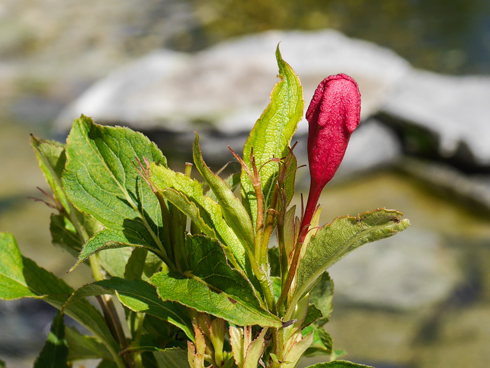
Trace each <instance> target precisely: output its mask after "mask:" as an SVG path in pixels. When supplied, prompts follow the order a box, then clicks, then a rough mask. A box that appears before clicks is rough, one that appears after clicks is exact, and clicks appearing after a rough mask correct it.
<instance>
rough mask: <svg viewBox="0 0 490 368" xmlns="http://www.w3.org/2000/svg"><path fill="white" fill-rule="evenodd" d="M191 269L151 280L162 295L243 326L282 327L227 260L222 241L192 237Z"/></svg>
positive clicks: (160, 274) (189, 237) (189, 253)
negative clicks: (183, 273) (182, 273)
mask: <svg viewBox="0 0 490 368" xmlns="http://www.w3.org/2000/svg"><path fill="white" fill-rule="evenodd" d="M186 248H187V250H188V255H189V262H190V270H189V271H188V272H186V273H185V276H183V275H177V274H174V273H170V272H166V271H165V272H160V273H157V274H155V276H153V277H152V278H151V283H152V284H153V285H155V286H156V288H157V291H158V295H160V297H161V298H162V299H164V300H173V301H176V302H179V303H181V304H184V305H186V306H188V307H191V308H194V309H197V310H198V311H201V312H206V313H209V314H212V315H214V316H216V317H220V318H223V319H225V320H228V321H230V322H232V323H234V324H237V325H239V326H247V325H261V326H271V327H280V326H282V323H281V321H280V320H279V318H278V317H276V316H274V315H272V314H270V313H269V312H267V311H266V310H264V309H263V307H262V303H261V302H260V300H259V299H258V297H257V295H256V292H255V290H254V288H253V286H252V285H251V283H250V282H249V281H248V280H247V279H246V278H245V277H244V276H243V275H242V274H241V273H240V272H239V271H238V270H236V269H232V268H231V267H230V266H229V265H228V262H227V260H226V257H225V254H224V252H223V249H222V248H221V246H220V245H219V243H218V242H216V241H215V240H212V239H210V238H207V237H205V236H201V235H196V236H188V237H187V241H186Z"/></svg>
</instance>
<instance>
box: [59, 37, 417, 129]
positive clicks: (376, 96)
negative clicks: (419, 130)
mask: <svg viewBox="0 0 490 368" xmlns="http://www.w3.org/2000/svg"><path fill="white" fill-rule="evenodd" d="M279 42H281V44H280V48H281V53H282V56H283V58H284V60H286V61H287V62H288V63H289V64H290V65H291V66H292V67H293V69H294V70H295V71H296V73H297V74H298V75H299V77H300V79H301V81H302V83H303V85H304V94H305V96H306V101H307V103H308V102H309V100H310V98H311V96H312V95H313V91H314V90H315V88H316V86H317V85H318V83H320V81H321V80H322V79H323V78H325V77H326V76H328V75H331V74H337V73H346V74H349V75H351V76H352V77H353V78H355V79H356V80H357V81H358V83H359V86H360V89H361V94H362V116H363V118H366V117H368V116H370V115H371V114H373V113H374V112H376V111H377V110H378V109H379V107H380V106H381V104H382V103H383V102H384V100H385V98H386V96H387V94H388V93H389V91H390V89H391V88H392V87H393V85H395V84H397V82H398V80H399V79H400V78H402V77H403V76H404V75H405V74H407V72H408V71H409V70H410V67H409V65H408V63H407V62H406V61H405V60H403V59H402V58H400V57H398V56H397V55H396V54H394V53H393V52H392V51H390V50H387V49H385V48H382V47H379V46H376V45H374V44H372V43H369V42H364V41H360V40H353V39H349V38H347V37H345V36H343V35H342V34H340V33H338V32H336V31H332V30H323V31H318V32H299V31H292V32H279V31H271V32H266V33H262V34H258V35H252V36H246V37H243V38H238V39H233V40H229V41H227V42H223V43H220V44H218V45H216V46H214V47H211V48H209V49H207V50H204V51H202V52H199V53H196V54H193V55H188V54H182V53H175V52H170V51H165V50H162V51H158V52H155V53H152V54H151V55H148V56H146V57H144V58H142V59H140V60H137V61H136V62H134V63H133V64H131V65H128V66H126V67H125V68H123V69H121V70H117V71H115V72H114V73H113V74H111V75H109V76H108V77H107V78H105V79H103V80H101V81H99V82H98V83H96V84H95V85H94V86H93V87H91V88H89V89H88V90H87V91H86V92H85V93H84V94H83V95H82V96H81V97H80V98H79V99H78V100H76V101H75V102H74V103H73V104H72V105H71V106H69V108H68V109H66V110H65V111H64V112H63V113H62V114H61V115H60V117H59V119H58V120H57V126H58V128H60V129H63V130H67V129H68V128H69V126H70V125H71V123H72V121H73V119H75V118H77V117H78V116H79V115H80V114H81V113H83V114H85V115H88V116H91V117H93V118H94V119H95V120H96V121H99V122H102V123H104V122H105V123H124V124H127V125H130V126H133V127H135V128H145V127H146V128H149V127H160V128H164V129H169V130H174V131H183V130H189V129H196V122H202V121H205V122H206V123H207V124H211V125H212V126H214V127H215V128H217V129H219V130H221V131H223V132H226V133H230V132H240V131H241V132H243V131H248V130H250V128H251V127H252V126H253V124H254V123H255V121H256V120H257V118H258V117H259V116H260V115H261V113H262V111H263V110H264V108H265V107H266V106H267V104H268V103H269V95H270V91H271V90H272V87H273V86H274V84H275V83H276V82H277V78H276V74H277V64H276V60H275V56H274V52H275V49H276V46H277V44H278V43H279ZM299 130H300V131H306V124H304V123H303V124H300V127H299Z"/></svg>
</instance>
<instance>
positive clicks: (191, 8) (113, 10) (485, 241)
mask: <svg viewBox="0 0 490 368" xmlns="http://www.w3.org/2000/svg"><path fill="white" fill-rule="evenodd" d="M279 42H281V51H282V52H283V56H284V59H285V60H286V61H288V63H289V64H290V65H291V66H292V67H293V69H295V70H296V72H297V73H298V75H299V77H300V79H301V80H302V81H303V83H304V85H305V101H306V103H308V102H309V99H310V96H311V94H312V92H313V90H314V88H315V87H316V85H317V84H318V83H319V82H320V81H321V79H322V78H324V77H325V76H327V75H329V74H334V73H339V72H345V73H347V74H350V75H352V76H353V77H354V78H356V80H358V82H359V85H360V87H361V93H362V96H363V110H362V111H363V122H362V124H361V126H360V128H359V129H358V131H356V133H355V134H354V135H353V137H352V141H351V146H350V147H349V150H348V152H347V154H346V158H345V162H344V163H343V165H342V167H341V169H340V171H339V175H338V177H337V178H336V179H335V180H334V181H333V182H332V183H331V185H329V186H328V187H327V189H326V190H325V192H324V196H323V198H322V203H323V206H324V211H323V222H330V221H331V220H332V219H333V218H334V217H337V216H341V215H345V214H351V215H357V214H358V213H361V212H365V211H367V210H372V209H375V208H378V207H387V208H396V209H399V210H400V211H402V212H404V214H405V215H406V217H408V218H410V219H411V221H412V226H411V227H410V228H409V229H408V230H406V231H405V232H404V233H402V234H400V235H398V236H396V237H394V238H390V239H387V240H385V241H382V242H378V243H375V244H371V245H368V246H366V247H364V248H362V249H360V250H358V251H356V252H354V253H353V254H351V255H349V256H348V257H346V258H345V259H344V260H342V261H341V262H339V263H338V264H337V265H335V266H334V267H333V268H332V271H331V275H332V277H333V279H334V281H335V283H336V293H335V296H334V314H333V317H332V319H331V322H329V324H328V328H327V330H328V331H329V332H330V333H331V335H332V337H333V338H334V343H335V348H337V349H344V350H346V351H347V356H346V358H347V359H349V360H352V361H355V362H358V363H365V364H372V365H374V366H376V367H377V368H388V367H390V368H426V367H427V368H428V367H431V368H437V367H445V368H447V367H472V368H480V367H481V368H486V367H488V362H489V361H490V349H489V348H488V346H490V226H489V225H490V106H489V105H490V104H489V103H488V102H489V101H490V78H489V76H488V74H489V73H490V3H489V2H488V1H486V0H451V1H443V0H391V1H385V0H370V1H367V0H330V1H322V0H269V1H262V0H249V1H238V0H187V1H185V0H180V1H179V0H146V1H137V0H104V1H96V0H85V1H83V2H82V1H75V0H21V1H19V0H2V1H1V2H0V173H1V174H0V231H8V232H12V233H13V234H14V235H15V236H16V238H17V240H18V243H19V246H20V248H21V250H22V252H23V254H25V255H26V256H27V257H30V258H33V259H34V260H35V261H36V262H37V263H38V264H40V265H41V266H43V267H45V268H47V269H49V270H51V271H53V272H54V273H55V274H56V275H58V276H60V277H63V278H64V279H65V280H67V282H69V283H70V284H72V285H73V286H75V287H76V286H81V283H82V282H83V277H85V276H87V275H89V271H88V269H83V267H80V268H79V269H77V270H76V271H75V272H73V273H70V274H67V273H66V271H67V270H68V269H69V268H70V267H71V265H72V264H73V262H74V260H73V259H72V258H71V257H70V256H69V255H68V254H66V253H63V252H62V251H60V250H59V249H56V248H54V247H53V246H52V245H51V244H50V234H49V215H50V212H51V210H50V209H49V208H47V207H46V206H44V205H43V204H42V203H39V202H35V201H33V200H32V199H29V197H41V196H42V195H41V194H40V193H39V192H38V191H37V190H36V187H41V188H43V189H46V188H47V186H46V184H45V183H44V180H43V177H42V174H41V172H40V170H39V169H38V165H37V162H36V160H35V157H34V154H33V152H32V150H31V148H30V146H29V134H31V133H32V134H34V135H36V136H38V137H41V138H50V139H58V140H64V139H65V138H66V135H67V133H68V131H69V127H70V125H71V122H72V121H73V119H74V118H76V117H77V116H79V115H80V113H84V114H86V115H88V116H92V117H93V118H95V120H96V122H100V123H107V124H120V125H128V126H130V127H132V128H134V129H138V130H141V131H143V132H145V134H148V135H149V136H150V137H151V138H152V139H154V140H155V141H156V142H157V143H158V144H159V145H160V147H161V149H162V151H163V152H164V154H165V155H167V156H168V157H169V158H170V159H171V161H172V162H173V163H174V167H175V168H176V169H178V170H183V166H184V165H183V162H184V160H189V152H190V147H191V146H190V142H191V141H192V138H193V131H194V130H198V131H199V133H200V134H201V135H202V138H201V142H202V144H203V153H204V157H205V158H206V160H207V161H208V162H209V163H211V164H212V165H213V166H214V167H219V166H220V165H221V164H223V160H224V162H226V161H228V160H231V157H228V156H226V155H227V153H226V152H227V149H226V147H227V145H228V144H231V145H232V147H234V148H236V150H238V151H239V150H240V147H242V146H243V143H244V141H245V139H246V136H247V132H248V131H249V130H250V128H251V127H252V126H253V123H254V122H255V119H257V118H258V117H259V115H260V113H261V111H262V110H263V109H264V108H265V107H266V106H267V104H268V98H269V93H270V91H271V89H272V87H273V85H274V83H275V82H276V81H277V80H276V79H275V75H276V73H277V66H276V65H275V58H274V51H275V47H276V45H277V44H278V43H279ZM305 134H306V124H305V123H304V122H302V124H301V125H300V127H299V128H298V133H297V137H296V138H295V139H298V140H299V141H300V144H299V146H298V149H297V151H296V154H297V155H298V160H299V162H300V163H306V156H305ZM307 185H308V183H307V170H306V169H304V172H303V173H301V172H300V175H299V181H298V188H297V189H298V192H300V191H305V188H307ZM53 316H54V311H53V310H52V309H51V308H50V307H49V306H48V305H45V304H43V303H42V302H38V301H33V300H21V301H12V302H0V359H2V360H5V361H6V362H7V366H8V367H10V368H12V367H14V368H15V367H18V368H24V367H31V366H32V362H33V360H34V359H35V357H36V355H37V354H38V352H39V351H40V349H41V347H42V345H43V344H44V340H45V338H46V336H47V333H48V331H49V323H50V321H51V318H52V317H53ZM308 362H310V363H311V362H312V360H309V361H308ZM308 362H303V363H301V364H303V366H306V365H307V363H308Z"/></svg>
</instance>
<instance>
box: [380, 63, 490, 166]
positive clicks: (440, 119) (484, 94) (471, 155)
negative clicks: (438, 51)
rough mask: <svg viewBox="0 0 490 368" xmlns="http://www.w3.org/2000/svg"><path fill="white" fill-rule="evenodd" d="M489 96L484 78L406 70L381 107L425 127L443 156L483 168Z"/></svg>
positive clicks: (489, 162)
mask: <svg viewBox="0 0 490 368" xmlns="http://www.w3.org/2000/svg"><path fill="white" fill-rule="evenodd" d="M489 101H490V77H485V76H458V77H456V76H447V75H440V74H436V73H431V72H427V71H421V70H411V71H410V72H409V73H406V74H404V75H403V77H402V79H401V80H399V83H398V85H397V86H396V88H394V89H393V91H392V93H391V94H390V95H389V96H388V98H387V100H386V103H385V104H384V106H383V107H382V111H383V113H384V114H386V115H388V116H389V117H391V118H393V119H395V120H398V121H399V122H400V123H401V124H403V125H408V126H415V127H418V128H422V129H423V130H425V131H427V132H429V134H431V135H432V136H434V137H435V140H436V141H437V143H438V147H437V148H438V150H439V154H440V155H441V156H442V157H443V158H453V159H456V160H457V161H459V162H460V163H462V164H465V163H466V164H470V165H476V166H486V167H489V166H490V144H488V143H489V137H490V104H489Z"/></svg>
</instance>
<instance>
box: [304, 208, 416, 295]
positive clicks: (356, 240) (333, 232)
mask: <svg viewBox="0 0 490 368" xmlns="http://www.w3.org/2000/svg"><path fill="white" fill-rule="evenodd" d="M402 216H403V215H402V214H401V213H400V212H397V211H393V210H385V209H380V210H375V211H372V212H366V213H363V214H361V215H359V217H357V218H355V217H349V216H345V217H340V218H337V219H335V220H334V221H333V222H332V223H331V224H327V225H325V226H323V227H322V228H320V229H319V230H318V231H317V232H316V234H315V235H314V236H313V237H312V238H311V241H310V243H309V244H308V245H307V248H306V252H305V255H304V257H303V259H301V261H300V263H299V267H298V271H297V275H298V283H297V286H296V290H295V292H294V298H295V299H296V300H299V298H301V296H302V295H304V294H305V293H306V292H308V291H309V290H310V289H311V287H313V285H314V284H315V282H316V281H317V280H318V278H319V277H320V276H321V275H322V274H323V273H324V272H325V271H326V270H327V268H329V267H330V266H331V265H333V264H334V263H335V262H337V261H338V260H339V259H340V258H342V257H343V256H344V255H346V254H347V253H349V252H351V251H352V250H354V249H356V248H358V247H360V246H361V245H363V244H366V243H370V242H373V241H376V240H381V239H384V238H388V237H390V236H393V235H395V234H396V233H398V232H400V231H403V230H405V229H406V228H407V227H408V226H409V225H410V221H409V220H407V219H402Z"/></svg>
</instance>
